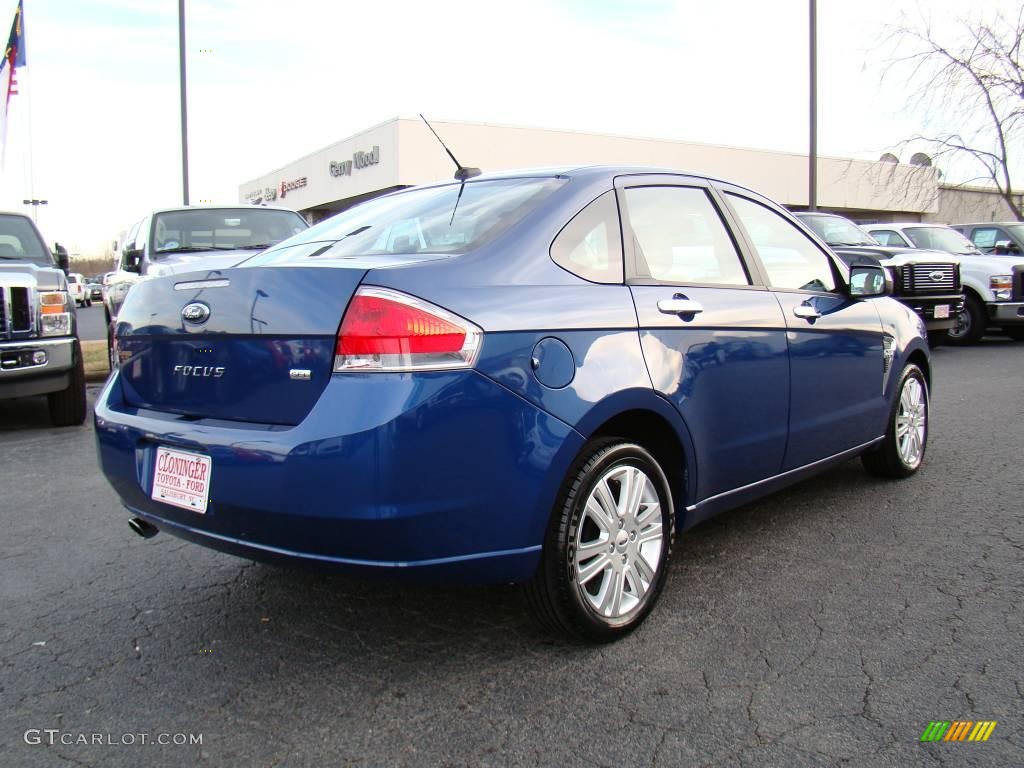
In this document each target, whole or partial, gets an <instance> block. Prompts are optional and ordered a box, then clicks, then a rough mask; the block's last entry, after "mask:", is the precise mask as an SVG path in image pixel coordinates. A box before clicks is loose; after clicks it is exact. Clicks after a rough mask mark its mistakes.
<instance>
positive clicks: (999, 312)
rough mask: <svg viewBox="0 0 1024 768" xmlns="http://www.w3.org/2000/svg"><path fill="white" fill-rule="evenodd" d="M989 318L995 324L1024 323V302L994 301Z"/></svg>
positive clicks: (989, 309) (989, 307) (989, 310)
mask: <svg viewBox="0 0 1024 768" xmlns="http://www.w3.org/2000/svg"><path fill="white" fill-rule="evenodd" d="M988 316H989V318H990V319H991V320H992V322H993V323H1000V324H1001V323H1008V324H1013V323H1024V301H993V302H991V303H989V304H988Z"/></svg>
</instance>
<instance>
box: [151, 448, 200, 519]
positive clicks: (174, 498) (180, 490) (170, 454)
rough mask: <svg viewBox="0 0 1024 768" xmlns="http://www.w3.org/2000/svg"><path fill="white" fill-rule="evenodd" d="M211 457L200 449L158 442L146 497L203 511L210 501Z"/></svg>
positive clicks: (194, 510)
mask: <svg viewBox="0 0 1024 768" xmlns="http://www.w3.org/2000/svg"><path fill="white" fill-rule="evenodd" d="M212 474H213V459H212V458H210V457H209V456H207V455H206V454H203V453H196V452H194V451H183V450H181V449H180V448H168V447H166V446H163V445H159V446H157V448H156V456H155V460H154V462H153V485H152V490H151V491H150V494H149V496H150V498H151V499H153V500H154V501H160V502H163V503H164V504H170V505H171V506H174V507H179V508H180V509H187V510H189V511H190V512H196V513H197V514H200V515H205V514H206V510H207V507H209V504H210V477H211V475H212Z"/></svg>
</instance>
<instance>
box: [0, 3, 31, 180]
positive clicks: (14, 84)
mask: <svg viewBox="0 0 1024 768" xmlns="http://www.w3.org/2000/svg"><path fill="white" fill-rule="evenodd" d="M23 3H24V0H18V8H17V10H15V12H14V23H13V24H11V34H10V36H9V37H8V38H7V47H6V48H5V49H4V57H3V58H2V59H0V165H2V164H3V158H4V155H5V154H6V149H7V115H8V111H9V109H10V106H11V97H12V96H15V95H17V93H18V79H17V70H18V67H24V66H25V18H24V13H25V9H24V8H23Z"/></svg>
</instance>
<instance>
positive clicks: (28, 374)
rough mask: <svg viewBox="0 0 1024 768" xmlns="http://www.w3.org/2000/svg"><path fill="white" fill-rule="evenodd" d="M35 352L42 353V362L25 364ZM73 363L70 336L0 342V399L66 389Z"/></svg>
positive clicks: (71, 338)
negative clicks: (43, 355) (44, 359)
mask: <svg viewBox="0 0 1024 768" xmlns="http://www.w3.org/2000/svg"><path fill="white" fill-rule="evenodd" d="M35 352H44V353H45V354H46V361H45V362H44V363H41V364H35V363H32V362H29V361H30V356H31V355H32V354H33V353H35ZM74 363H75V339H74V338H73V337H70V336H68V337H64V338H59V339H19V340H17V341H3V342H0V398H4V399H6V398H10V397H31V396H33V395H45V394H49V393H51V392H59V391H61V390H63V389H67V388H68V385H69V383H70V377H69V372H70V371H71V368H72V367H73V366H74Z"/></svg>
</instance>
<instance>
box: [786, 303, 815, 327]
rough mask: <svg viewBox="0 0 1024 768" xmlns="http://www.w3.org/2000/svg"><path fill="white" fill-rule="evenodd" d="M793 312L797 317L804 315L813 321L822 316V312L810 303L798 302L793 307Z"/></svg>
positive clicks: (806, 318)
mask: <svg viewBox="0 0 1024 768" xmlns="http://www.w3.org/2000/svg"><path fill="white" fill-rule="evenodd" d="M793 314H794V315H796V316H797V317H802V318H803V319H804V320H809V321H810V322H812V323H813V322H814V321H815V320H817V319H818V318H819V317H821V312H819V311H818V310H816V309H815V308H814V307H812V306H811V305H810V304H797V305H796V306H795V307H793Z"/></svg>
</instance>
